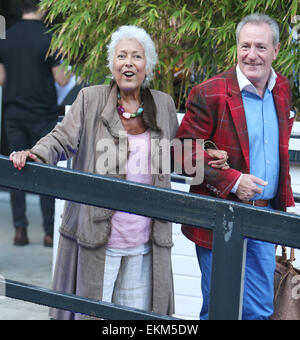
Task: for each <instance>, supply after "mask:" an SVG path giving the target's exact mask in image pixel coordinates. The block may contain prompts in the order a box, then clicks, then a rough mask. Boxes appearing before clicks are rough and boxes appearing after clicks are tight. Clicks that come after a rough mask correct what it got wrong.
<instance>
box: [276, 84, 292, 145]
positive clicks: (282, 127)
mask: <svg viewBox="0 0 300 340" xmlns="http://www.w3.org/2000/svg"><path fill="white" fill-rule="evenodd" d="M273 98H274V103H275V107H276V112H277V118H278V125H279V144H280V146H284V147H286V146H287V145H288V143H289V140H288V138H289V136H288V120H287V117H289V116H287V113H286V110H287V104H286V99H285V98H284V97H283V96H282V95H281V91H280V85H278V86H276V85H275V87H274V89H273Z"/></svg>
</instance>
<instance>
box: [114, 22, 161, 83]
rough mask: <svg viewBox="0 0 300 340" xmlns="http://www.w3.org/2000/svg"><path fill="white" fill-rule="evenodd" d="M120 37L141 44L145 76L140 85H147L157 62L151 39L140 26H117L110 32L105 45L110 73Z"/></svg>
mask: <svg viewBox="0 0 300 340" xmlns="http://www.w3.org/2000/svg"><path fill="white" fill-rule="evenodd" d="M122 39H135V40H137V41H138V43H140V44H141V45H142V46H143V48H144V51H145V56H146V77H145V80H144V82H143V85H142V86H143V87H148V86H149V84H150V81H151V80H152V79H153V75H154V68H155V65H156V64H157V53H156V49H155V45H154V42H153V40H152V39H151V37H150V35H149V34H148V33H147V32H146V31H145V30H144V29H143V28H141V27H137V26H134V25H129V26H121V27H119V28H118V29H117V30H116V31H115V32H114V33H113V34H112V36H111V40H110V43H109V44H108V45H107V61H108V67H109V69H110V71H111V73H113V60H114V57H115V51H116V47H117V45H118V43H119V42H120V41H121V40H122Z"/></svg>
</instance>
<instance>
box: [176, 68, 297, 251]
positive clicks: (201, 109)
mask: <svg viewBox="0 0 300 340" xmlns="http://www.w3.org/2000/svg"><path fill="white" fill-rule="evenodd" d="M272 92H273V98H274V102H275V106H276V111H277V117H278V123H279V154H280V178H279V184H278V191H277V195H276V197H275V198H274V200H273V201H272V206H273V208H274V209H277V210H283V211H285V210H286V208H287V207H288V206H294V198H293V192H292V188H291V179H290V175H289V153H288V146H289V138H290V134H291V130H292V126H293V118H291V119H290V110H291V91H290V86H289V82H288V80H287V79H286V78H285V77H283V76H281V75H280V74H277V79H276V85H275V87H274V89H273V91H272ZM186 106H187V112H186V114H185V115H184V118H183V120H182V123H181V126H180V127H179V129H178V132H177V136H176V137H177V138H180V139H186V138H190V139H197V138H198V139H204V140H208V139H209V140H212V141H213V142H214V143H215V144H216V145H217V146H218V148H219V149H221V150H225V151H227V152H228V155H229V161H228V163H229V165H230V169H229V170H225V171H224V170H219V169H213V168H210V167H207V166H205V169H204V181H203V183H202V184H201V185H193V186H191V189H190V192H192V193H198V194H201V195H208V196H214V197H219V198H223V199H227V200H232V201H238V198H237V196H236V195H234V194H232V193H231V192H230V191H231V189H232V188H233V186H234V184H235V182H236V181H237V179H238V178H239V176H240V174H241V173H246V174H249V171H250V165H249V137H248V130H247V123H246V117H245V111H244V107H243V101H242V95H241V92H240V89H239V85H238V81H237V76H236V67H233V68H231V69H230V70H228V71H226V72H223V73H221V74H219V75H217V76H215V77H213V78H211V79H209V80H207V81H205V82H203V83H201V84H200V85H198V86H195V87H194V88H193V89H192V90H191V92H190V94H189V97H188V99H187V105H186ZM208 160H209V158H208V155H207V154H206V153H205V162H208ZM206 164H207V163H206ZM182 231H183V233H184V235H185V236H186V237H187V238H189V239H190V240H192V241H193V242H195V243H196V244H198V245H200V246H203V247H206V248H211V247H212V239H213V237H212V232H211V231H209V230H205V229H198V228H193V227H190V226H185V225H183V226H182Z"/></svg>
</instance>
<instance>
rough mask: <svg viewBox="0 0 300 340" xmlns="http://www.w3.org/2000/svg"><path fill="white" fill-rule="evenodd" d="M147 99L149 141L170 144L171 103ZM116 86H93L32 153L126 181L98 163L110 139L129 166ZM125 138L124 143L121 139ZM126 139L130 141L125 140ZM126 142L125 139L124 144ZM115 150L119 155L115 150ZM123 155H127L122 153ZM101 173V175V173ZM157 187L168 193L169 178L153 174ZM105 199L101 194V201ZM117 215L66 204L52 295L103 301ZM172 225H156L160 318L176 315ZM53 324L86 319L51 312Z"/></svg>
mask: <svg viewBox="0 0 300 340" xmlns="http://www.w3.org/2000/svg"><path fill="white" fill-rule="evenodd" d="M143 93H144V95H143V96H144V98H142V99H143V101H144V114H143V117H144V121H145V123H146V125H147V126H148V127H149V128H150V129H151V139H152V141H153V140H156V141H160V140H161V139H162V138H165V139H168V140H172V139H173V137H174V136H175V133H176V131H177V128H178V124H177V116H176V109H175V105H174V102H173V100H172V98H171V97H170V96H168V95H166V94H165V93H162V92H159V91H154V90H151V91H149V90H146V91H143ZM116 103H117V86H116V85H112V86H104V85H99V86H91V87H87V88H84V89H82V90H81V91H80V93H79V95H78V97H77V99H76V101H75V102H74V104H73V105H72V107H71V109H70V111H69V112H68V114H67V115H66V117H65V118H64V120H63V121H62V123H59V124H57V126H56V127H55V128H54V129H53V130H52V131H51V132H50V133H49V134H48V135H46V136H45V137H44V138H42V139H41V140H40V141H39V142H38V143H37V144H36V145H35V146H34V147H33V148H32V150H31V151H32V152H33V153H35V154H36V155H37V156H38V157H39V158H40V160H41V161H42V162H45V163H48V164H56V163H57V162H58V161H59V160H60V159H61V157H65V158H70V157H73V161H72V167H73V169H77V170H81V171H85V172H90V173H98V174H102V175H103V172H106V174H107V175H108V176H114V177H119V178H123V177H124V176H122V175H118V174H115V173H114V170H115V169H110V168H109V167H107V168H105V169H101V166H99V164H97V159H99V156H100V155H101V147H100V146H101V141H102V140H104V139H105V140H106V141H107V139H110V140H112V141H113V142H114V143H112V145H115V146H116V147H117V146H120V148H119V149H120V150H119V151H115V152H119V157H117V160H118V162H119V164H117V165H118V168H121V167H122V166H124V164H125V163H126V162H127V157H128V155H127V152H122V147H121V145H126V144H124V143H120V138H122V133H125V130H124V128H123V125H122V123H121V120H120V117H119V115H118V113H117V110H116ZM120 132H121V137H120ZM124 138H126V136H125V137H124ZM126 139H127V138H126ZM152 145H153V146H152V148H155V147H154V145H156V148H157V150H151V154H152V155H155V154H156V155H157V154H161V153H162V150H161V147H159V145H158V144H157V143H153V144H152ZM116 150H117V149H116ZM123 151H124V150H123ZM101 172H102V173H101ZM152 177H153V185H155V186H157V187H170V176H169V175H161V174H154V175H152ZM101 194H105V193H99V195H101ZM113 213H114V211H112V210H108V209H104V208H97V207H92V206H87V205H82V204H78V203H74V202H66V204H65V209H64V213H63V217H62V225H61V227H60V241H59V249H58V254H57V260H56V268H55V275H54V281H53V289H55V290H58V291H63V292H66V293H72V294H77V295H79V296H83V297H88V298H92V299H97V300H101V298H102V290H103V274H104V264H105V249H106V243H107V241H108V238H109V236H110V233H111V217H112V215H113ZM171 228H172V227H171V223H169V222H164V221H160V220H153V221H152V245H153V246H152V250H153V252H152V253H153V294H152V295H153V303H152V311H153V312H155V313H160V314H172V313H173V312H174V298H173V277H172V266H171V247H172V245H173V243H172V229H171ZM50 315H51V316H52V317H53V318H55V319H84V318H86V317H85V316H84V315H81V314H78V313H73V312H72V311H70V312H68V311H62V310H57V309H52V310H50Z"/></svg>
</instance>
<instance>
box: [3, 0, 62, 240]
mask: <svg viewBox="0 0 300 340" xmlns="http://www.w3.org/2000/svg"><path fill="white" fill-rule="evenodd" d="M39 2H40V1H38V0H24V1H22V10H23V15H22V19H21V20H20V21H19V22H18V23H16V24H15V25H14V26H12V27H11V28H10V29H9V30H8V31H7V38H6V40H1V41H0V85H1V86H3V99H4V100H3V102H4V111H5V122H4V123H5V129H6V135H7V141H8V146H9V149H10V150H9V151H10V152H13V151H14V150H21V149H28V148H31V147H32V146H33V145H34V144H35V143H36V142H37V141H38V140H39V139H40V138H41V137H43V136H44V135H45V134H47V133H48V132H50V131H51V130H52V128H53V127H54V126H55V124H56V123H57V118H58V111H57V97H56V90H55V86H54V80H56V81H57V82H58V83H59V84H60V85H64V84H65V83H66V82H67V78H66V77H65V75H64V73H63V71H61V70H60V69H59V60H56V59H55V58H54V57H52V56H49V57H48V58H46V54H47V51H48V49H49V46H50V41H51V34H48V33H47V34H46V32H47V28H46V27H45V26H44V24H43V22H42V18H43V13H41V12H40V11H39V10H38V4H39ZM40 202H41V209H42V215H43V224H44V230H45V237H44V245H45V246H52V245H53V222H54V199H53V198H48V197H41V199H40ZM11 205H12V212H13V223H14V227H15V229H16V234H15V237H14V244H15V245H26V244H28V243H29V240H28V237H27V231H26V230H27V229H26V228H27V225H28V220H27V217H26V203H25V193H24V192H21V191H12V192H11Z"/></svg>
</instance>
